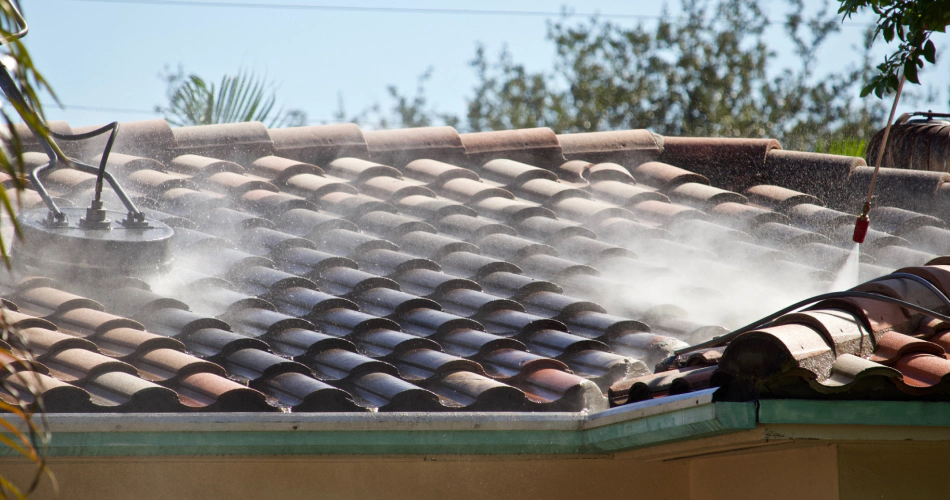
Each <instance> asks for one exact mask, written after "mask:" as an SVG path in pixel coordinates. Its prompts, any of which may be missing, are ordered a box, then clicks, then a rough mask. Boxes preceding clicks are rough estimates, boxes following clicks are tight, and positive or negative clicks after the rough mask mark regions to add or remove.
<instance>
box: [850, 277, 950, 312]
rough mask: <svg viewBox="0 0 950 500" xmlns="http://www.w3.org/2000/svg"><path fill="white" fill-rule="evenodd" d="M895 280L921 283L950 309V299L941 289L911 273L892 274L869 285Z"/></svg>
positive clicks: (876, 279) (872, 281) (875, 279)
mask: <svg viewBox="0 0 950 500" xmlns="http://www.w3.org/2000/svg"><path fill="white" fill-rule="evenodd" d="M893 278H902V279H909V280H913V281H916V282H917V283H920V284H921V285H923V286H925V287H927V289H928V290H930V291H931V292H933V294H934V295H936V296H937V298H938V299H940V301H941V302H943V305H945V306H947V309H950V298H947V296H946V295H945V294H944V293H943V292H942V291H941V290H940V289H939V288H937V287H936V286H934V284H933V283H931V282H929V281H927V280H926V279H924V278H921V277H920V276H917V275H916V274H911V273H891V274H888V275H886V276H881V277H880V278H874V279H873V280H871V281H869V282H868V283H874V282H875V281H886V280H889V279H893Z"/></svg>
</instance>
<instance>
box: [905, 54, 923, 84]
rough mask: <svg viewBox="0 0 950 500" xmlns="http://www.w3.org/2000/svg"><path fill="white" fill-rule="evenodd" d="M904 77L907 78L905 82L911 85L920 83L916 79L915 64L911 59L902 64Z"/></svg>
mask: <svg viewBox="0 0 950 500" xmlns="http://www.w3.org/2000/svg"><path fill="white" fill-rule="evenodd" d="M904 76H905V77H907V81H909V82H911V83H917V84H919V83H920V81H919V80H918V79H917V64H916V62H915V61H914V60H913V59H908V60H907V62H906V63H904Z"/></svg>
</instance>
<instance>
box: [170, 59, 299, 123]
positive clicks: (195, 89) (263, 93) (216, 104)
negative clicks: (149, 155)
mask: <svg viewBox="0 0 950 500" xmlns="http://www.w3.org/2000/svg"><path fill="white" fill-rule="evenodd" d="M159 78H161V79H162V80H165V82H166V83H167V85H168V89H167V96H168V106H167V107H162V106H156V107H155V111H157V112H159V113H164V114H165V119H166V120H168V122H169V123H171V124H173V125H178V126H186V125H210V124H212V123H235V122H249V121H260V122H264V123H265V124H266V125H267V126H268V127H299V126H303V125H306V124H307V114H306V113H305V112H303V111H301V110H299V109H291V110H288V111H286V112H285V111H284V110H283V109H275V106H276V105H277V95H276V92H275V91H274V90H273V85H272V84H270V83H268V82H267V81H266V80H265V79H264V78H262V77H259V76H257V75H255V74H254V73H253V72H247V71H243V70H242V71H240V72H238V74H237V75H233V76H232V75H224V76H222V77H221V81H220V83H218V84H217V85H215V84H214V83H208V82H207V81H205V80H204V79H203V78H201V77H200V76H198V75H195V74H190V75H187V76H185V72H184V68H182V67H181V66H179V67H178V71H177V72H172V71H170V70H169V69H168V67H166V68H165V72H164V73H162V74H160V75H159Z"/></svg>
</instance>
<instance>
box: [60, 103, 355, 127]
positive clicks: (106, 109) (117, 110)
mask: <svg viewBox="0 0 950 500" xmlns="http://www.w3.org/2000/svg"><path fill="white" fill-rule="evenodd" d="M43 109H46V110H49V109H57V110H60V111H73V110H75V111H92V112H94V113H126V114H134V115H161V114H162V113H161V112H159V111H155V110H154V109H131V108H109V107H103V106H83V105H80V104H63V105H62V107H60V106H59V105H58V104H56V103H48V102H44V103H43ZM346 121H348V120H339V119H336V118H327V119H323V120H316V119H309V120H307V123H308V124H309V125H320V124H322V123H342V122H346Z"/></svg>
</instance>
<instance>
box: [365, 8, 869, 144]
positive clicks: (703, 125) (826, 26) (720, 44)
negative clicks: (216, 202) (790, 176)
mask: <svg viewBox="0 0 950 500" xmlns="http://www.w3.org/2000/svg"><path fill="white" fill-rule="evenodd" d="M681 10H682V15H680V16H677V17H670V16H664V17H663V18H662V19H661V20H660V21H659V22H658V23H657V24H655V25H652V27H647V26H644V25H638V26H634V27H624V26H621V25H618V24H615V23H611V22H608V21H603V20H600V19H597V18H592V19H589V20H587V21H584V22H581V23H569V22H568V20H566V19H561V20H558V21H556V22H553V23H551V24H550V25H549V27H548V39H549V40H550V41H551V42H552V43H553V44H554V46H555V49H556V57H555V61H554V68H553V70H552V71H547V72H531V71H528V70H527V69H526V68H525V66H524V65H523V64H520V63H518V62H516V61H515V59H514V57H513V56H512V54H511V53H510V52H509V51H508V50H507V49H503V50H502V52H501V54H500V55H499V56H498V58H497V60H494V61H492V60H491V59H490V58H489V57H488V56H487V54H486V52H485V49H484V48H483V47H478V48H477V50H476V53H475V58H474V59H473V61H472V63H471V66H472V68H473V69H474V71H475V75H476V79H477V83H476V85H475V88H474V95H473V96H472V97H471V98H470V99H469V102H468V111H467V113H466V116H465V117H464V119H455V122H454V123H458V124H459V126H460V128H462V129H465V130H470V131H481V130H498V129H509V128H524V127H542V126H543V127H551V128H552V129H554V130H555V131H556V132H584V131H597V130H612V129H628V128H650V129H652V130H654V131H656V132H658V133H661V134H665V135H684V136H720V137H775V138H777V139H779V140H780V141H781V142H782V144H783V145H784V146H785V147H791V148H795V149H812V150H824V151H828V150H831V149H835V150H838V149H840V148H839V146H840V145H841V144H844V142H842V141H852V142H854V144H853V145H852V146H849V147H847V148H845V150H847V151H854V150H856V149H860V148H861V142H862V141H863V140H864V139H865V138H867V137H869V135H870V134H871V133H872V132H873V131H874V129H875V126H876V124H877V123H879V122H880V120H881V119H882V118H883V114H884V109H883V106H882V105H881V104H880V103H878V102H876V101H869V100H863V101H860V102H859V103H856V102H855V101H854V99H853V97H852V96H853V95H854V93H855V91H856V90H857V88H859V86H860V85H861V84H862V82H863V81H866V80H867V79H868V78H870V77H871V74H872V73H873V71H874V70H873V66H872V64H871V62H870V61H871V58H870V48H871V45H872V43H873V40H874V38H873V32H871V31H868V32H867V33H866V36H865V37H864V43H863V45H862V47H859V48H858V50H859V55H861V56H862V57H860V58H859V59H860V61H859V63H858V64H850V65H848V66H846V67H843V68H842V69H841V70H839V71H838V72H836V73H834V74H831V75H826V76H824V77H822V78H816V77H815V75H814V74H813V71H814V67H815V64H816V62H817V60H816V59H817V54H818V51H819V49H820V48H821V47H822V46H823V44H824V43H825V42H826V41H827V39H828V37H829V36H830V35H831V34H833V33H835V32H837V31H838V29H839V26H840V23H839V22H838V20H837V19H836V17H835V16H834V14H833V13H832V12H831V10H830V7H829V5H828V3H826V4H825V5H824V8H823V9H821V10H820V11H819V12H817V13H816V14H815V15H814V16H811V17H807V18H806V17H804V16H803V15H802V12H803V11H804V10H805V9H804V5H803V1H802V0H793V1H792V2H790V7H789V13H788V14H787V15H786V18H785V22H784V23H783V26H782V27H783V29H784V32H785V35H786V36H787V37H789V39H790V40H791V41H792V45H793V47H794V55H795V59H794V60H793V61H792V62H793V63H794V64H791V65H789V67H786V68H784V69H782V70H780V71H772V70H771V69H772V68H773V67H774V64H775V63H776V60H777V58H778V56H777V54H776V53H775V52H774V51H773V50H772V49H771V48H770V47H769V44H768V36H767V33H766V29H767V27H768V23H769V22H768V19H767V18H766V16H765V15H764V13H763V11H762V9H761V6H760V2H759V1H758V0H719V1H717V2H713V1H710V0H683V2H682V9H681ZM787 65H788V64H787ZM424 76H425V77H428V74H426V75H424ZM389 90H390V95H391V96H392V98H393V101H394V102H395V103H396V106H394V108H393V113H392V114H391V115H390V117H389V118H388V119H387V120H380V121H379V122H378V123H377V124H378V125H379V126H384V127H385V126H414V125H415V124H418V123H431V122H437V121H438V120H439V118H441V119H442V121H444V122H447V123H448V122H449V121H450V119H452V118H454V117H446V116H445V115H444V114H438V113H434V112H431V111H429V110H428V108H427V106H426V101H425V96H424V95H423V94H422V93H421V92H422V87H421V86H420V89H419V92H418V93H417V96H416V97H415V98H414V99H408V98H406V97H404V96H402V95H401V94H400V93H399V92H398V89H395V88H394V87H390V89H389ZM376 109H377V110H378V109H379V106H378V105H377V107H376ZM397 111H398V112H397ZM405 117H412V121H407V120H405V119H404V118H405ZM855 145H857V146H856V147H855Z"/></svg>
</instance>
